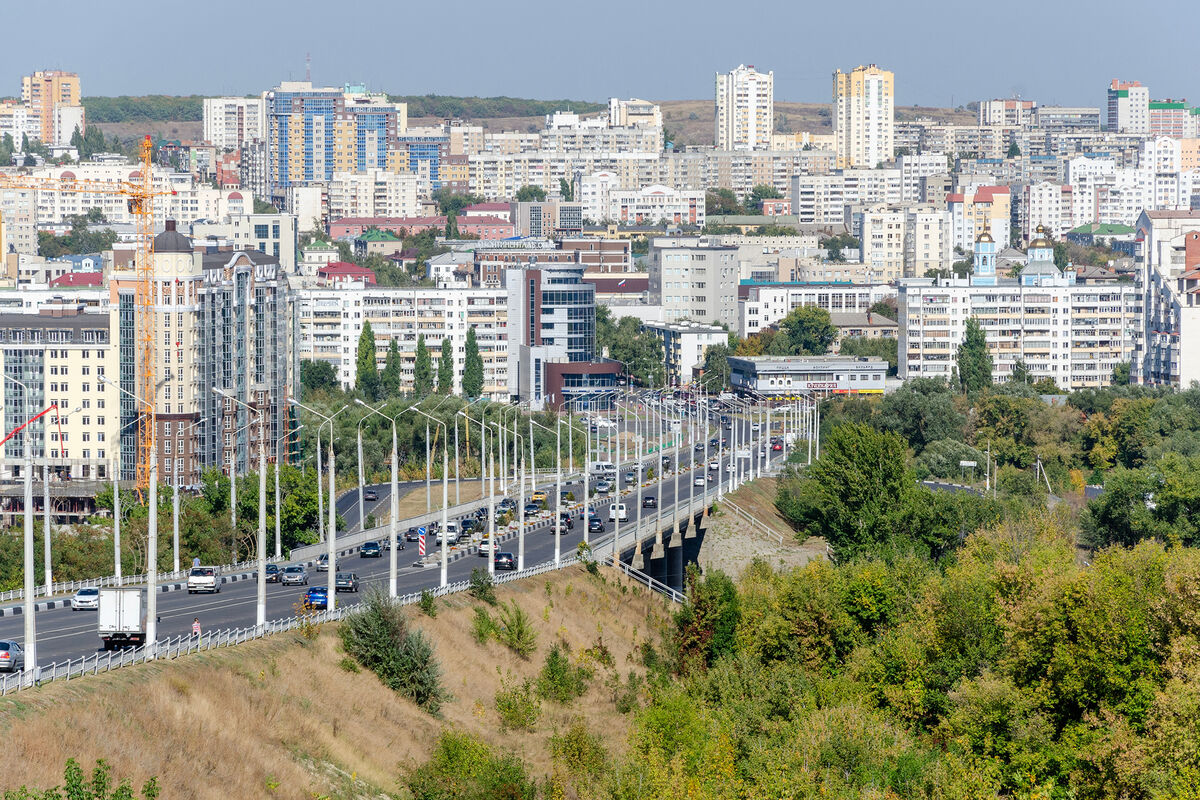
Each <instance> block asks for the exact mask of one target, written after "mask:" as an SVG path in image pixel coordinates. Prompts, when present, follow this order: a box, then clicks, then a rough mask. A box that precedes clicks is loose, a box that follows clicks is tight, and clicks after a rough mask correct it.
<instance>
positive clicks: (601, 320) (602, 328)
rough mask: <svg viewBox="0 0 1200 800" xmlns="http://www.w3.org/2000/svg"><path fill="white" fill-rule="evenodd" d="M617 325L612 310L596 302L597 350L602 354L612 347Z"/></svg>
mask: <svg viewBox="0 0 1200 800" xmlns="http://www.w3.org/2000/svg"><path fill="white" fill-rule="evenodd" d="M616 333H617V325H616V323H615V322H613V318H612V310H611V309H610V308H609V307H608V306H606V305H602V304H599V303H597V304H596V351H597V352H598V353H600V354H604V353H607V352H609V351H610V350H611V349H612V345H613V340H614V339H615V338H616Z"/></svg>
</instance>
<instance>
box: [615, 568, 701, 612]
mask: <svg viewBox="0 0 1200 800" xmlns="http://www.w3.org/2000/svg"><path fill="white" fill-rule="evenodd" d="M617 569H619V570H621V572H623V573H624V574H625V575H626V576H628V577H630V578H632V579H633V580H635V581H637V582H638V583H640V584H642V585H643V586H645V587H646V588H647V589H650V590H651V591H654V592H658V593H659V594H661V595H665V596H666V597H668V598H670V599H671V600H672V601H673V602H676V603H679V604H680V605H683V604H684V603H686V602H687V595H685V594H684V593H683V592H679V591H676V590H675V589H672V588H671V587H670V586H667V585H666V584H665V583H663V582H662V581H659V580H655V579H654V578H651V577H650V576H649V575H647V574H646V573H644V572H642V571H641V570H637V569H634V568H633V567H631V566H629V565H628V564H626V563H625V562H624V561H618V562H617Z"/></svg>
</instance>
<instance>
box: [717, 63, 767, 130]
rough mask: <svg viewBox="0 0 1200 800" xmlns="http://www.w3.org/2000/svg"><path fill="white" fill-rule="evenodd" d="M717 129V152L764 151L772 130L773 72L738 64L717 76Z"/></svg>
mask: <svg viewBox="0 0 1200 800" xmlns="http://www.w3.org/2000/svg"><path fill="white" fill-rule="evenodd" d="M714 102H715V105H716V130H715V133H714V136H713V142H714V143H715V144H716V147H717V149H718V150H766V149H767V148H769V147H770V146H771V133H772V131H774V130H775V73H774V72H767V73H762V72H758V71H757V70H755V69H754V65H753V64H751V65H750V66H746V65H744V64H740V65H738V67H737V69H735V70H733V71H732V72H730V73H728V74H720V73H719V74H718V75H717V76H716V92H715V98H714Z"/></svg>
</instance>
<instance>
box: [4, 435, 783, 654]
mask: <svg viewBox="0 0 1200 800" xmlns="http://www.w3.org/2000/svg"><path fill="white" fill-rule="evenodd" d="M747 427H748V426H747ZM710 433H711V432H710ZM726 435H727V434H726ZM680 455H681V458H680V461H681V462H682V463H683V464H684V465H685V471H684V472H682V473H681V474H680V476H679V492H680V495H681V496H682V498H683V499H684V500H685V502H686V501H687V500H688V499H689V498H690V497H691V496H692V495H691V492H692V491H693V489H697V490H698V489H699V487H693V486H692V479H693V475H692V473H691V470H692V469H694V466H693V464H694V462H696V461H699V460H700V459H701V458H703V455H704V452H703V451H700V452H698V453H695V454H694V456H695V458H693V454H692V453H689V452H687V451H686V450H681V451H680ZM768 455H769V456H775V457H778V456H779V455H780V454H779V453H772V452H770V451H769V450H768ZM714 457H715V456H714V455H713V454H712V452H711V451H710V452H709V458H710V460H711V459H713V458H714ZM644 460H649V459H644ZM649 461H650V463H651V464H653V461H652V460H649ZM728 461H729V454H728V448H726V458H725V464H726V466H725V467H723V468H722V472H721V474H722V476H723V477H724V479H725V481H726V483H727V482H728V480H729V477H728V472H727V471H726V468H727V465H728ZM698 466H699V467H700V468H701V469H703V470H704V472H705V473H707V469H706V465H703V464H699V465H698ZM619 477H621V478H622V479H623V477H624V475H623V474H622V475H620V476H619ZM423 484H424V481H417V482H411V481H410V482H406V483H404V484H402V486H403V487H404V488H406V489H409V490H410V491H411V489H412V487H413V486H414V485H416V486H420V487H422V488H423ZM674 486H675V480H674V475H673V474H669V475H667V476H666V477H665V478H664V479H663V480H662V482H661V484H653V485H651V486H649V487H646V488H644V489H643V493H644V494H653V495H655V496H657V497H658V501H659V504H660V506H661V508H662V513H663V517H664V528H665V527H666V526H667V525H668V520H667V512H668V510H669V509H670V508H671V507H672V506H673V505H674V502H675V488H674ZM708 486H709V487H710V488H711V489H713V490H714V492H715V486H716V484H715V482H711V481H710V482H709V483H708ZM565 487H566V484H565V483H564V490H565ZM374 488H376V489H377V491H378V492H379V500H378V501H375V502H373V503H371V504H370V505H369V507H368V509H367V512H368V513H371V512H372V510H373V509H375V510H376V513H377V514H378V511H381V510H383V509H386V508H387V506H386V503H387V498H388V491H389V487H388V486H386V485H383V486H376V487H374ZM436 488H437V490H438V492H439V493H440V487H436ZM510 488H511V487H510ZM538 488H540V489H545V490H546V494H547V498H548V500H549V501H550V505H551V507H556V505H557V494H556V492H555V484H554V482H553V481H551V482H549V483H545V484H543V485H541V486H539V487H538ZM571 488H572V489H581V488H582V487H581V485H579V484H575V485H572V486H571ZM510 496H512V497H513V498H514V499H515V497H516V495H515V494H514V493H512V492H510ZM714 496H715V493H714ZM439 497H440V495H439ZM451 498H453V488H451ZM499 499H500V497H499V495H497V500H499ZM623 500H624V502H625V503H626V504H627V507H628V508H629V514H630V521H629V523H622V525H621V529H622V532H632V529H633V525H634V524H636V522H637V521H638V520H639V519H642V518H643V511H645V512H646V516H645V517H644V518H645V519H646V520H651V519H652V518H653V515H654V509H641V508H640V507H638V503H637V494H636V492H634V493H632V494H630V495H628V496H626V497H625V498H623ZM613 502H614V498H613V497H611V496H608V497H605V498H603V499H600V500H597V499H596V498H593V502H592V505H593V507H594V508H595V509H596V510H597V511H598V512H599V514H600V518H601V519H602V520H603V521H604V526H605V532H604V533H593V534H591V536H592V537H593V538H598V537H601V536H603V535H605V534H606V533H611V532H612V530H613V527H614V526H613V524H612V523H610V522H608V512H609V507H610V506H611V505H612V503H613ZM337 506H338V510H339V512H340V513H342V515H343V517H345V518H346V520H347V522H349V521H350V515H351V513H353V516H354V519H355V521H356V522H357V512H358V509H357V489H356V490H354V491H352V492H348V493H347V494H346V495H344V496H342V497H341V498H339V499H338V501H337ZM351 507H353V511H352V512H351ZM348 512H349V513H348ZM451 518H452V519H453V518H455V517H453V516H452V517H451ZM585 524H586V520H583V519H581V517H580V516H579V515H577V516H576V518H575V526H574V528H573V529H572V530H564V531H563V537H562V542H561V552H562V554H563V555H569V554H571V553H573V552H574V551H575V548H576V546H577V545H578V544H579V543H580V542H581V541H582V540H583V531H584V527H585ZM627 524H628V527H627ZM405 530H407V525H404V526H403V527H402V528H401V530H400V539H401V541H400V542H398V544H405V543H404V542H403V537H404V532H405ZM427 547H428V548H429V550H430V552H431V553H436V552H438V550H439V548H436V547H435V546H434V542H433V538H432V537H429V539H428V540H427ZM497 549H498V550H500V551H501V552H511V553H513V554H514V556H515V555H516V553H517V539H516V536H515V534H514V535H513V537H512V538H511V539H509V540H507V541H504V542H501V543H500V546H499V547H498V548H497ZM397 556H398V558H397V561H398V565H399V568H398V580H397V583H398V587H397V590H398V592H399V593H401V594H407V593H410V592H417V591H420V590H422V589H427V588H429V589H431V588H434V587H436V586H437V585H438V580H439V575H440V563H438V562H435V563H433V564H430V565H428V566H426V567H424V568H421V567H416V566H413V563H414V562H415V561H417V545H416V543H415V542H410V543H407V547H406V548H405V549H404V550H402V551H400V552H399V553H397ZM553 557H554V522H553V515H549V516H548V517H546V518H542V519H538V520H537V521H536V524H535V525H534V526H533V528H532V531H531V530H530V528H529V527H527V529H526V537H525V565H526V566H527V567H528V566H534V565H536V564H541V563H544V562H546V561H550V560H552V559H553ZM486 566H487V561H486V558H484V557H479V556H478V555H466V556H464V557H461V558H459V559H458V560H456V561H452V562H451V563H450V565H449V576H448V579H449V581H451V582H454V581H459V580H465V579H467V578H469V577H470V574H471V570H472V569H474V568H476V567H485V568H486ZM337 568H338V569H340V570H342V571H349V572H356V573H357V574H358V576H359V579H360V581H361V584H362V589H363V591H366V590H367V589H369V588H372V587H378V588H382V589H384V590H386V587H387V580H388V554H387V552H386V551H385V552H384V553H383V556H382V557H381V558H371V559H366V558H361V557H359V556H358V555H357V554H355V555H351V556H344V557H342V558H340V559H339V560H338V562H337ZM326 583H327V576H326V574H325V573H318V572H316V571H315V569H311V568H310V570H309V585H310V586H311V585H317V586H323V585H326ZM305 588H306V587H296V586H282V585H280V584H277V583H268V584H267V609H266V610H267V619H279V618H282V617H288V616H292V615H293V614H294V613H295V608H294V605H295V604H296V603H297V602H298V601H299V599H300V597H301V595H302V594H303V593H304V591H305ZM256 595H257V582H256V581H255V580H254V579H250V580H237V581H233V582H228V583H225V584H224V585H223V587H222V590H221V591H220V593H217V594H203V595H200V594H197V595H189V594H188V593H187V592H186V591H182V590H181V591H171V592H164V593H160V594H159V597H158V615H159V620H160V622H159V628H158V631H159V632H158V635H159V637H160V638H161V639H167V638H173V637H176V636H181V635H186V634H189V633H190V632H191V625H192V620H193V619H194V618H197V617H198V618H199V619H200V625H201V628H202V629H203V630H219V629H223V628H237V627H248V626H251V625H253V624H254V620H255V602H256ZM360 597H361V594H360V595H357V596H356V595H353V594H345V593H342V594H339V595H338V601H339V602H349V603H356V602H358V599H359V598H360ZM23 625H24V622H23V619H22V617H21V616H20V615H15V616H6V617H0V639H9V638H11V639H17V640H18V641H21V640H23V638H24V627H23ZM37 630H38V639H37V641H38V662H39V663H40V664H42V665H47V664H50V663H52V662H56V661H59V662H61V661H66V660H68V659H73V658H79V657H81V656H84V655H89V654H91V653H94V652H96V651H97V650H99V649H100V639H99V636H98V634H97V630H96V612H95V611H72V610H71V609H70V608H69V607H68V608H55V609H49V610H46V611H40V612H38V613H37Z"/></svg>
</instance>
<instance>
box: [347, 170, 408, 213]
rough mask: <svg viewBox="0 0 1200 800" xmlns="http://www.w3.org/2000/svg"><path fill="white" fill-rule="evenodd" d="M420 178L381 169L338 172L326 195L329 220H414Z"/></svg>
mask: <svg viewBox="0 0 1200 800" xmlns="http://www.w3.org/2000/svg"><path fill="white" fill-rule="evenodd" d="M417 184H418V178H417V177H416V176H414V175H409V174H396V173H394V172H388V171H386V170H382V169H367V170H363V171H361V172H335V173H333V177H332V178H330V180H329V184H328V189H327V196H328V209H329V211H328V213H329V218H330V219H341V218H342V217H415V216H418V215H419V214H420V211H421V206H420V203H418V202H417Z"/></svg>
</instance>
